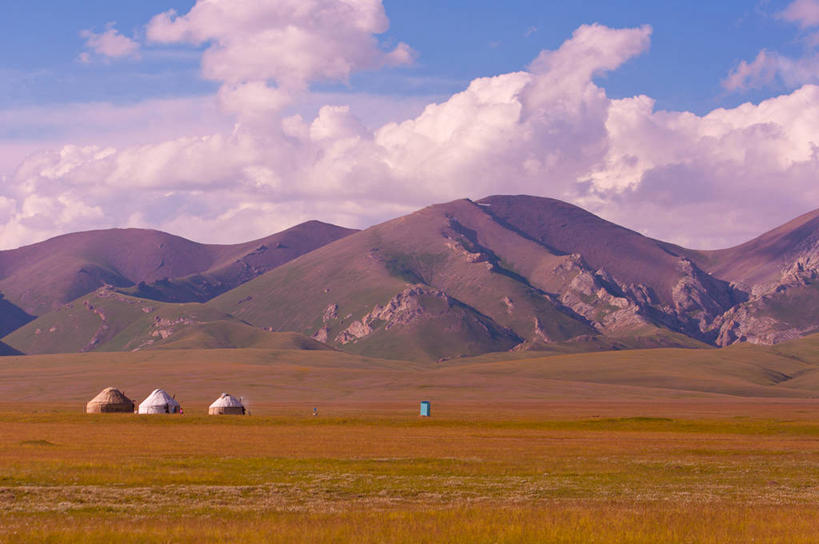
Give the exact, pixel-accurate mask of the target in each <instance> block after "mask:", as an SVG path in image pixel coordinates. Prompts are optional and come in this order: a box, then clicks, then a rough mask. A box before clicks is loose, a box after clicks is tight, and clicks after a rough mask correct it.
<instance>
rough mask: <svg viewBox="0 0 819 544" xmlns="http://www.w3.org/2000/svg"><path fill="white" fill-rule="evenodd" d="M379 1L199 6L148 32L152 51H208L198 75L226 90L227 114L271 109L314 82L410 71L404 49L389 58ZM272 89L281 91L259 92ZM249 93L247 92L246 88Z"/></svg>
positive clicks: (240, 0)
mask: <svg viewBox="0 0 819 544" xmlns="http://www.w3.org/2000/svg"><path fill="white" fill-rule="evenodd" d="M388 24H389V23H388V20H387V16H386V14H385V13H384V7H383V6H382V4H381V0H199V1H197V3H196V5H195V6H194V7H193V8H192V9H191V10H190V11H189V12H188V13H187V14H184V15H179V14H177V13H176V12H175V11H173V10H171V11H167V12H165V13H162V14H160V15H157V16H156V17H154V18H153V19H152V20H151V22H150V23H149V24H148V28H147V37H148V39H149V40H150V41H152V42H155V43H190V44H194V45H202V44H208V47H207V49H206V50H205V53H204V54H203V56H202V74H203V75H204V76H205V77H206V78H208V79H211V80H215V81H221V82H224V84H225V86H226V87H225V88H223V94H224V95H225V96H226V97H227V100H228V102H229V109H230V110H231V111H235V110H236V109H238V108H241V107H243V106H245V105H247V106H249V107H250V108H251V110H258V109H259V108H260V106H261V103H262V101H263V100H264V99H265V97H267V98H268V99H269V103H270V104H271V105H270V106H269V107H267V108H265V109H273V108H274V107H281V106H282V105H283V97H285V96H287V95H292V94H293V93H296V92H301V91H304V90H305V89H306V87H307V85H308V84H309V83H310V82H312V81H346V80H347V78H348V77H349V76H350V74H351V73H352V72H354V71H357V70H362V69H375V68H380V67H382V66H395V65H401V64H408V63H411V62H412V60H413V56H414V52H413V51H412V49H411V48H410V47H409V46H408V45H407V44H405V43H399V44H398V45H397V46H396V47H395V48H393V49H392V50H391V51H384V50H382V49H381V48H380V47H379V43H378V41H377V39H376V38H375V35H377V34H381V33H383V32H386V30H387V28H388ZM268 83H272V84H273V85H274V86H275V87H277V88H278V89H276V90H274V89H267V90H265V89H263V88H262V87H263V86H266V85H268ZM247 85H252V87H251V88H248V87H247Z"/></svg>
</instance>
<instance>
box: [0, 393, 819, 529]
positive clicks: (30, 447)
mask: <svg viewBox="0 0 819 544" xmlns="http://www.w3.org/2000/svg"><path fill="white" fill-rule="evenodd" d="M584 405H586V409H587V410H590V411H598V412H601V413H606V414H612V415H615V414H616V415H617V417H607V418H596V417H590V416H587V415H585V414H581V415H580V416H571V415H570V414H571V413H572V412H577V411H579V406H581V405H580V404H575V405H572V404H571V403H563V404H555V405H549V404H541V405H538V406H534V405H529V406H528V407H526V408H522V407H521V406H508V407H505V409H501V410H498V411H497V412H495V413H493V414H490V415H487V414H486V413H484V412H485V410H483V409H481V407H479V406H476V405H469V404H462V405H461V404H457V405H456V404H453V405H449V406H447V405H444V406H439V407H437V408H438V412H439V415H438V416H436V417H433V418H431V419H419V418H417V417H416V416H415V415H414V409H415V408H416V407H415V406H414V405H413V406H412V410H411V411H410V410H406V409H405V410H400V411H399V410H398V409H397V407H396V406H394V405H386V404H385V405H367V406H362V405H358V406H356V405H339V406H327V407H325V408H324V409H323V410H324V411H323V412H322V415H320V416H319V417H318V418H313V417H310V416H307V415H301V413H302V407H299V406H294V405H279V406H273V405H271V406H267V407H266V410H265V411H269V412H271V413H273V412H275V413H279V414H281V415H277V416H263V417H258V416H253V417H248V418H240V417H234V418H229V417H219V418H208V417H207V416H191V415H185V416H153V417H151V416H132V415H120V414H110V415H106V414H101V415H87V416H86V415H82V414H77V413H69V412H64V411H60V410H59V409H52V410H49V411H45V410H43V411H38V412H35V413H22V412H19V411H14V410H12V409H10V408H9V407H6V408H5V409H2V410H0V510H1V511H2V513H0V541H7V542H31V541H45V542H74V541H81V542H109V541H113V540H116V541H118V542H239V541H241V542H298V541H302V542H635V543H637V542H680V543H683V542H736V543H740V542H742V543H744V542H750V541H754V542H815V541H817V540H819V522H817V521H816V520H817V514H819V506H817V504H819V484H818V483H817V482H819V420H817V419H816V417H815V416H816V414H817V413H819V410H817V407H816V405H815V403H812V402H791V403H783V402H779V403H765V402H762V401H753V402H745V403H735V404H730V403H723V404H711V405H709V404H700V403H697V402H688V403H678V404H677V405H676V407H673V406H666V407H665V409H664V411H665V412H666V415H664V416H662V417H648V416H647V415H646V414H647V413H650V412H651V411H652V408H653V407H654V405H653V404H648V403H612V404H606V403H598V404H597V405H596V406H594V407H589V406H587V403H584ZM434 408H435V407H434ZM502 408H503V407H502ZM720 408H721V409H722V413H721V414H718V411H719V409H720ZM674 409H676V411H677V412H678V413H679V414H681V416H680V417H673V416H672V417H668V416H670V415H671V414H670V413H668V412H671V411H673V410H674ZM774 411H776V418H772V417H771V415H772V414H773V412H774ZM304 412H306V410H305V411H304ZM683 414H684V415H683Z"/></svg>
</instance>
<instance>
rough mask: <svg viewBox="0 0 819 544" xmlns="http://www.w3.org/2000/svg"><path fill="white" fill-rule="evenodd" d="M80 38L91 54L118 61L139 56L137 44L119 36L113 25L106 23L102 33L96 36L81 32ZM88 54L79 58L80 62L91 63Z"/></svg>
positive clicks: (92, 33) (92, 32)
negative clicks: (83, 39) (83, 40)
mask: <svg viewBox="0 0 819 544" xmlns="http://www.w3.org/2000/svg"><path fill="white" fill-rule="evenodd" d="M80 36H81V37H83V38H85V47H86V48H87V49H89V50H90V51H91V52H93V53H95V54H97V55H100V56H102V57H106V58H112V59H119V58H126V57H138V56H139V43H137V42H136V41H135V40H132V39H131V38H129V37H127V36H123V35H122V34H120V33H119V32H118V31H117V29H116V28H114V23H108V24H107V25H106V29H105V31H104V32H102V33H100V34H98V33H96V32H94V31H92V30H83V31H82V32H80ZM91 59H92V57H91V55H90V54H89V52H83V53H81V54H80V56H79V60H80V62H91Z"/></svg>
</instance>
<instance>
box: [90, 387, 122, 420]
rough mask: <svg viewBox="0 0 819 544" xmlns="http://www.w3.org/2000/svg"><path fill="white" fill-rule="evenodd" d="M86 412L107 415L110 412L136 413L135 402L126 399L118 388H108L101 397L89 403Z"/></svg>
mask: <svg viewBox="0 0 819 544" xmlns="http://www.w3.org/2000/svg"><path fill="white" fill-rule="evenodd" d="M85 411H86V412H88V413H89V414H105V413H110V412H125V413H131V414H132V413H134V401H132V400H131V399H129V398H128V397H126V396H125V395H124V394H123V393H122V391H120V390H119V389H117V388H116V387H106V388H105V389H103V390H102V391H100V393H99V395H97V396H96V397H94V398H93V399H91V400H90V401H88V404H86V405H85Z"/></svg>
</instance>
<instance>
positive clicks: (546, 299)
mask: <svg viewBox="0 0 819 544" xmlns="http://www.w3.org/2000/svg"><path fill="white" fill-rule="evenodd" d="M817 274H819V211H815V212H812V213H809V214H806V215H803V216H801V217H799V218H796V219H794V220H793V221H791V222H789V223H787V224H786V225H783V226H781V227H779V228H777V229H774V230H772V231H770V232H768V233H765V234H763V235H762V236H760V237H758V238H756V239H754V240H751V241H749V242H747V243H745V244H742V245H739V246H736V247H733V248H729V249H724V250H717V251H701V250H693V249H687V248H683V247H680V246H677V245H674V244H670V243H667V242H663V241H659V240H654V239H651V238H648V237H646V236H643V235H641V234H639V233H637V232H634V231H631V230H629V229H626V228H624V227H621V226H618V225H615V224H613V223H611V222H608V221H605V220H603V219H601V218H600V217H597V216H595V215H594V214H591V213H589V212H587V211H585V210H583V209H581V208H578V207H577V206H573V205H571V204H568V203H565V202H562V201H559V200H554V199H549V198H539V197H532V196H523V195H520V196H492V197H488V198H484V199H482V200H477V201H471V200H467V199H463V200H456V201H453V202H449V203H445V204H438V205H433V206H429V207H426V208H424V209H421V210H419V211H417V212H414V213H411V214H409V215H406V216H403V217H399V218H397V219H394V220H391V221H387V222H385V223H382V224H379V225H376V226H374V227H371V228H368V229H366V230H362V231H356V230H352V229H345V228H342V227H337V226H334V225H329V224H326V223H320V222H317V221H311V222H308V223H304V224H301V225H297V226H295V227H293V228H291V229H288V230H286V231H284V232H281V233H278V234H274V235H272V236H269V237H267V238H263V239H260V240H255V241H252V242H247V243H244V244H236V245H208V244H198V243H195V242H191V241H189V240H185V239H184V238H180V237H177V236H173V235H170V234H166V233H162V232H157V231H150V230H140V229H112V230H103V231H92V232H84V233H75V234H69V235H65V236H60V237H57V238H54V239H51V240H47V241H45V242H41V243H38V244H34V245H31V246H26V247H22V248H19V249H15V250H10V251H0V294H2V298H0V334H4V335H5V336H4V337H3V338H2V342H3V344H0V347H2V348H3V349H2V350H0V353H17V352H22V353H61V352H75V351H125V350H128V351H133V350H142V349H157V348H169V347H177V348H178V347H269V346H274V345H275V346H281V345H286V346H290V347H298V348H299V349H330V348H334V349H338V350H342V351H347V352H351V353H356V354H362V355H368V356H377V357H382V358H393V359H409V360H446V359H451V358H455V357H461V356H474V355H478V354H482V353H488V352H499V351H509V350H516V351H521V350H527V351H529V350H545V351H549V350H563V351H588V350H606V349H624V348H634V347H660V346H677V347H708V346H712V347H713V346H727V345H730V344H734V343H737V342H752V343H762V344H773V343H778V342H782V341H785V340H790V339H793V338H797V337H800V336H804V335H806V334H810V333H812V332H816V331H817V330H819V310H817V309H816V308H817V304H816V303H817V302H819V287H817V282H816V281H815V280H816V278H817ZM285 332H287V333H288V334H284V333H285Z"/></svg>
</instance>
